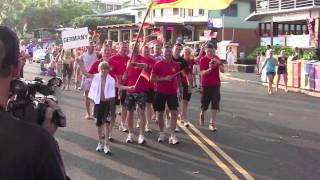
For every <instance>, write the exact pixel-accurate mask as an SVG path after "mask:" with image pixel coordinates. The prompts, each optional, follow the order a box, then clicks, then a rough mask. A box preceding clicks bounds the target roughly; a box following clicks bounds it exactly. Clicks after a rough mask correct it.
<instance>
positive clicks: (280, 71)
mask: <svg viewBox="0 0 320 180" xmlns="http://www.w3.org/2000/svg"><path fill="white" fill-rule="evenodd" d="M277 74H278V75H279V74H287V69H286V68H285V67H284V68H280V67H279V68H278V71H277Z"/></svg>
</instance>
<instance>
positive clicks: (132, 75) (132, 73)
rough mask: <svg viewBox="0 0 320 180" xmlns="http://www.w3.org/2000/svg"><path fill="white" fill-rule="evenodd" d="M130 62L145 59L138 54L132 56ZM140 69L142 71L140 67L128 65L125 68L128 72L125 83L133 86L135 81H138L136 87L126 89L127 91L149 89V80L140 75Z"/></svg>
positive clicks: (142, 61)
mask: <svg viewBox="0 0 320 180" xmlns="http://www.w3.org/2000/svg"><path fill="white" fill-rule="evenodd" d="M131 62H136V63H146V60H145V58H144V57H142V56H140V55H139V56H136V57H133V58H132V60H131ZM141 71H142V69H140V68H136V67H128V69H127V73H128V81H127V85H128V86H134V85H135V84H136V83H138V85H137V87H136V89H134V90H128V91H127V92H128V93H138V92H147V91H148V90H149V82H148V81H147V80H146V79H145V78H142V77H140V74H141ZM139 77H140V79H139ZM138 79H139V80H138ZM137 81H138V82H137Z"/></svg>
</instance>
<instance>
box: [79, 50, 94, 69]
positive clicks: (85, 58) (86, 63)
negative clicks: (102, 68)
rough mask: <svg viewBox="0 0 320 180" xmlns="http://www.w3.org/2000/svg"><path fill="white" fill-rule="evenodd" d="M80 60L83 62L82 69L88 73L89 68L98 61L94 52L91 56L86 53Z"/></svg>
mask: <svg viewBox="0 0 320 180" xmlns="http://www.w3.org/2000/svg"><path fill="white" fill-rule="evenodd" d="M81 59H82V60H83V65H84V68H85V69H86V71H89V68H90V67H91V65H92V64H93V63H94V62H95V61H96V60H97V59H98V57H97V54H96V53H95V52H93V53H92V54H89V53H87V52H86V53H84V54H83V55H82V56H81Z"/></svg>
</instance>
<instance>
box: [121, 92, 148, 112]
mask: <svg viewBox="0 0 320 180" xmlns="http://www.w3.org/2000/svg"><path fill="white" fill-rule="evenodd" d="M146 102H147V93H145V92H139V93H128V94H127V96H126V100H125V106H126V108H127V110H128V111H134V110H136V106H138V107H139V108H140V109H143V110H144V109H145V108H146Z"/></svg>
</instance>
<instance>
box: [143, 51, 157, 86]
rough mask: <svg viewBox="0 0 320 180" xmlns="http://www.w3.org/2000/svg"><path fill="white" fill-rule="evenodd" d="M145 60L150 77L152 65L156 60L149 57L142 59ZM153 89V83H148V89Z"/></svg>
mask: <svg viewBox="0 0 320 180" xmlns="http://www.w3.org/2000/svg"><path fill="white" fill-rule="evenodd" d="M144 58H145V62H146V64H148V69H147V71H148V73H149V74H150V75H151V71H152V69H153V67H154V64H155V63H156V60H154V59H153V58H152V57H151V56H149V57H144ZM153 88H154V83H153V82H151V81H149V89H153Z"/></svg>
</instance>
